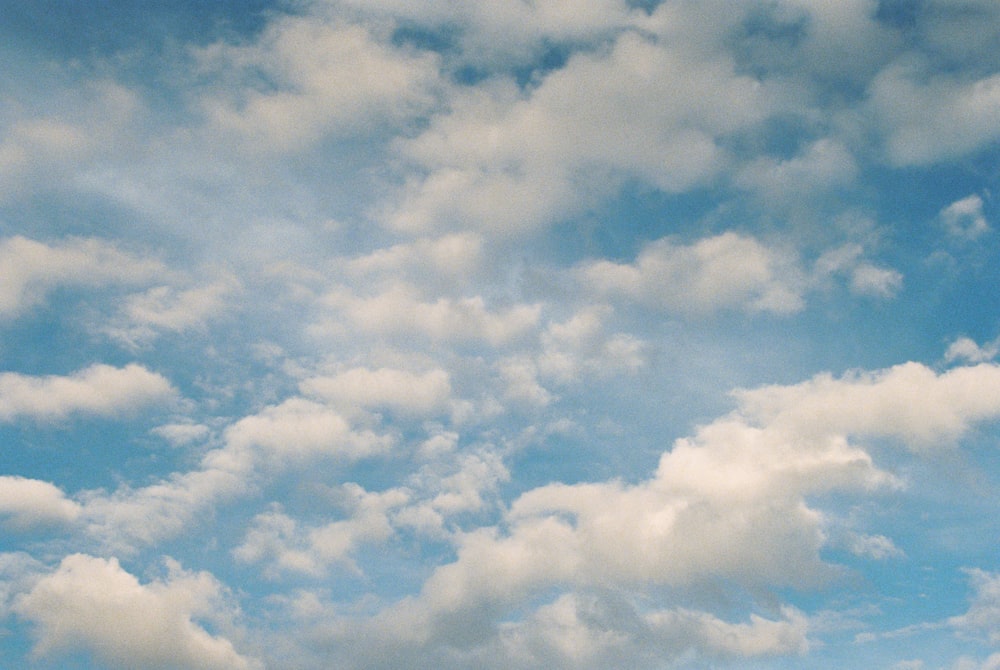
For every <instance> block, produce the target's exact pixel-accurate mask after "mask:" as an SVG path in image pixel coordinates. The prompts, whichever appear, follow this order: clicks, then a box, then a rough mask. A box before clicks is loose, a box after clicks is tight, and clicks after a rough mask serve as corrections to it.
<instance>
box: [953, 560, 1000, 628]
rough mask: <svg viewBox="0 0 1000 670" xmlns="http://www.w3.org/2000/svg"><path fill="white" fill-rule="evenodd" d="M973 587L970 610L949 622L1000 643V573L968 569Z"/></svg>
mask: <svg viewBox="0 0 1000 670" xmlns="http://www.w3.org/2000/svg"><path fill="white" fill-rule="evenodd" d="M966 572H967V573H968V575H969V582H970V583H971V585H972V588H973V596H972V603H971V604H970V605H969V609H968V611H966V612H965V614H962V615H960V616H956V617H952V618H951V619H949V620H948V623H949V624H950V625H951V626H952V627H953V628H955V629H956V630H958V631H961V632H963V633H967V634H970V635H977V636H982V637H985V638H986V640H987V641H988V642H989V643H990V644H991V645H1000V574H997V573H992V572H986V571H985V570H976V569H970V570H966Z"/></svg>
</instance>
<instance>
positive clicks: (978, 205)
mask: <svg viewBox="0 0 1000 670" xmlns="http://www.w3.org/2000/svg"><path fill="white" fill-rule="evenodd" d="M938 218H940V219H941V223H943V224H944V227H945V230H947V231H948V233H949V234H950V235H952V236H953V237H957V238H959V239H966V240H974V239H976V238H977V237H979V236H980V235H982V234H984V233H987V232H989V230H990V226H989V224H988V223H986V217H985V216H984V215H983V199H982V198H980V197H979V196H978V195H975V194H973V195H970V196H967V197H965V198H962V199H961V200H956V201H955V202H953V203H951V204H950V205H948V206H947V207H945V208H944V209H942V210H941V212H940V213H939V214H938Z"/></svg>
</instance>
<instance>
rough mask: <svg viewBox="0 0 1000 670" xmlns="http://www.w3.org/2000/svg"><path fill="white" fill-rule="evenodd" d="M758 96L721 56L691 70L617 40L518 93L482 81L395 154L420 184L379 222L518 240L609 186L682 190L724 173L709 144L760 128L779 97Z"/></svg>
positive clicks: (684, 61)
mask: <svg viewBox="0 0 1000 670" xmlns="http://www.w3.org/2000/svg"><path fill="white" fill-rule="evenodd" d="M680 39H681V41H684V42H685V43H686V41H687V40H686V38H684V37H681V38H680ZM702 55H703V56H704V54H702ZM767 92H768V91H767V87H766V86H765V85H762V84H760V83H759V82H757V81H755V80H753V79H752V78H750V77H747V76H742V75H739V74H737V73H736V71H735V67H734V64H733V63H732V62H731V61H729V60H728V59H727V58H726V57H722V56H720V57H718V58H713V57H711V56H707V57H705V58H704V59H703V60H699V59H697V58H692V57H691V56H690V54H686V53H684V52H683V49H682V48H681V47H680V45H679V44H678V43H677V42H674V41H671V40H664V41H662V42H658V41H656V40H654V39H647V38H645V37H640V36H639V35H638V34H636V33H625V34H623V35H621V36H619V37H618V38H617V39H616V40H615V42H614V43H613V45H612V47H611V48H610V49H608V50H606V51H601V52H598V53H596V54H578V55H576V56H574V57H573V58H571V59H570V61H569V62H568V63H567V64H566V65H565V66H564V67H562V68H560V69H558V70H555V71H553V72H551V73H549V74H548V75H547V76H546V77H545V78H544V79H543V80H542V81H541V82H540V83H539V85H538V86H537V87H535V88H532V89H530V90H529V91H528V92H527V93H522V92H521V91H520V90H518V89H517V88H516V87H515V86H513V85H512V84H509V83H508V84H504V83H502V82H500V83H498V82H497V81H496V80H492V81H488V82H486V83H484V84H483V85H481V86H478V87H475V88H472V89H470V90H468V91H463V94H462V95H456V96H454V97H453V104H452V105H451V107H450V110H449V112H448V113H447V114H443V115H440V116H438V117H435V118H434V119H433V122H432V124H431V126H430V128H429V129H428V130H427V131H426V132H424V133H423V134H421V135H419V136H418V137H416V138H414V139H413V140H411V141H407V142H405V143H403V144H402V145H401V146H402V150H403V153H404V155H405V156H406V157H407V158H409V159H410V160H412V161H413V162H414V163H415V164H416V165H417V166H419V167H420V168H422V169H423V170H426V175H425V176H421V177H418V178H415V179H412V180H410V182H409V184H408V186H407V188H406V189H405V191H404V193H403V195H402V198H401V200H400V202H398V203H397V205H396V206H395V208H394V209H392V210H391V211H389V212H388V214H387V215H386V216H387V221H388V223H389V224H390V225H391V226H393V227H395V228H397V229H401V230H406V231H411V232H421V231H427V230H433V229H440V228H444V229H449V228H456V227H461V228H472V229H474V230H480V231H482V232H484V233H488V234H489V235H491V236H500V237H508V236H518V235H522V234H525V233H530V232H531V231H534V230H537V229H538V228H540V227H543V226H546V225H549V224H550V223H552V222H554V221H556V220H558V219H563V218H565V217H568V216H571V215H573V214H574V213H576V212H578V211H580V210H581V209H582V208H585V207H586V206H588V204H590V203H592V202H593V201H594V199H595V198H599V197H603V196H605V195H608V194H610V193H612V192H613V191H614V190H615V189H616V188H617V186H616V184H617V183H618V180H619V179H620V178H624V177H636V178H639V179H641V180H643V181H645V182H647V183H650V184H652V185H654V186H656V187H657V188H660V189H663V190H665V191H669V192H680V191H685V190H687V189H689V188H691V187H693V186H695V185H697V184H700V183H704V182H706V181H707V180H709V179H711V178H712V177H714V176H715V175H717V174H718V173H719V171H720V170H721V169H722V168H723V167H724V166H725V165H726V164H727V162H728V157H727V152H726V151H725V150H724V149H723V148H722V147H721V146H720V144H719V142H718V141H717V140H718V139H719V138H721V137H722V136H724V135H726V134H727V133H732V132H735V131H737V130H739V129H741V128H746V127H748V126H751V125H752V124H754V123H756V122H758V121H760V120H762V119H763V118H764V117H765V116H766V115H767V112H768V110H769V109H770V107H771V106H772V105H773V102H771V101H772V100H774V99H775V97H778V98H780V96H768V95H767Z"/></svg>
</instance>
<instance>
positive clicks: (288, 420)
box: [225, 398, 394, 464]
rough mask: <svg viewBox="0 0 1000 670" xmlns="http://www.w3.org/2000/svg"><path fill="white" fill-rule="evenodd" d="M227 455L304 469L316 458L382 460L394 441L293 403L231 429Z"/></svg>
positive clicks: (310, 404) (320, 408)
mask: <svg viewBox="0 0 1000 670" xmlns="http://www.w3.org/2000/svg"><path fill="white" fill-rule="evenodd" d="M225 440H226V450H227V453H230V454H232V455H234V456H236V455H240V454H244V453H248V454H251V453H252V454H256V455H257V456H254V457H253V458H260V459H261V460H262V461H263V462H264V463H270V462H273V463H275V464H280V463H285V464H287V463H289V462H291V463H302V462H309V461H310V460H312V459H314V458H317V457H324V456H325V457H333V458H342V459H345V460H349V461H350V460H357V459H359V458H365V457H368V456H374V455H378V454H383V453H385V452H387V451H388V450H389V448H390V447H391V446H392V444H393V443H394V439H393V438H392V437H391V436H389V435H378V434H376V433H374V432H372V431H370V430H362V431H355V430H354V428H353V427H352V426H351V424H350V423H349V422H348V420H347V419H345V418H344V417H343V416H342V415H341V414H340V413H339V412H337V411H335V410H332V409H330V408H329V407H327V406H326V405H323V404H320V403H317V402H314V401H311V400H307V399H305V398H289V399H288V400H285V401H284V402H282V403H280V404H278V405H272V406H270V407H267V408H265V409H263V410H262V411H260V412H258V413H257V414H254V415H251V416H247V417H244V418H242V419H240V420H239V421H237V422H236V423H234V424H233V425H232V426H230V427H229V428H227V429H226V432H225Z"/></svg>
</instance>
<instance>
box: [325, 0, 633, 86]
mask: <svg viewBox="0 0 1000 670" xmlns="http://www.w3.org/2000/svg"><path fill="white" fill-rule="evenodd" d="M343 4H344V5H345V6H349V7H351V8H352V9H353V10H355V11H357V12H358V13H360V14H361V15H363V16H366V17H377V18H379V19H381V20H386V19H392V20H397V21H400V20H401V21H406V22H408V23H409V22H412V23H413V24H416V25H418V26H420V27H421V28H423V29H426V30H430V31H444V30H449V29H450V30H452V31H454V32H456V33H457V35H455V37H454V41H455V42H456V44H455V45H454V47H453V48H452V49H449V50H448V52H447V55H448V56H449V57H450V58H454V59H456V60H457V62H458V65H460V66H461V65H465V66H472V67H475V68H479V69H485V70H487V71H495V70H497V69H505V68H508V67H511V66H517V65H521V64H533V59H535V58H537V57H538V56H540V55H541V54H542V52H543V51H544V49H545V48H546V46H549V45H559V46H564V45H568V44H573V45H574V46H577V45H581V44H585V45H589V44H592V43H599V42H600V41H601V40H603V39H607V38H608V37H609V36H612V35H614V34H615V33H616V32H618V31H619V30H621V29H622V28H623V27H625V26H628V25H630V24H632V23H634V22H635V21H636V20H638V19H639V17H640V16H641V13H640V12H638V11H636V10H634V9H633V8H631V7H629V6H628V4H627V3H625V2H621V1H620V0H572V1H570V2H553V1H551V0H543V1H542V2H534V3H530V4H526V3H522V2H517V1H516V0H500V1H498V2H491V3H489V4H485V5H483V4H478V3H476V4H469V5H466V4H462V3H451V2H439V1H436V0H432V1H430V2H421V3H418V4H413V3H407V2H400V1H399V0H376V1H374V2H359V1H358V0H348V1H347V2H344V3H343Z"/></svg>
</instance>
